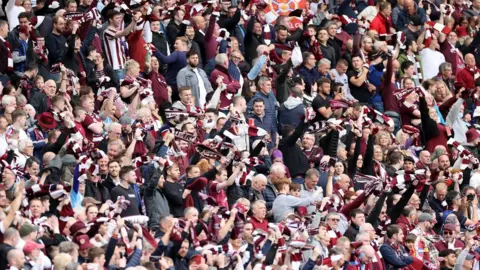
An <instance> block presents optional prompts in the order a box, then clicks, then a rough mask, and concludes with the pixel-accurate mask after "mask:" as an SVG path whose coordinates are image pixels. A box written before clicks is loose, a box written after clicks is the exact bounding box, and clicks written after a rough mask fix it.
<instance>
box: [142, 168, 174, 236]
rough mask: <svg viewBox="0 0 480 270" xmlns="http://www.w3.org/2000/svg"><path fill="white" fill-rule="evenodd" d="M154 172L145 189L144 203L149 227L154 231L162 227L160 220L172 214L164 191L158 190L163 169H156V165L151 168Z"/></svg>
mask: <svg viewBox="0 0 480 270" xmlns="http://www.w3.org/2000/svg"><path fill="white" fill-rule="evenodd" d="M149 167H150V168H149V169H150V170H153V173H152V174H151V177H150V179H149V181H148V182H147V183H146V185H144V186H145V189H144V201H145V207H146V209H147V215H148V227H149V228H151V229H152V230H153V231H155V230H157V229H158V228H159V226H160V218H161V217H163V216H166V215H169V214H170V207H168V201H167V198H166V197H165V195H164V194H163V192H162V190H160V189H159V188H158V181H159V179H160V176H161V175H162V169H160V168H155V167H154V165H153V164H152V165H150V166H149Z"/></svg>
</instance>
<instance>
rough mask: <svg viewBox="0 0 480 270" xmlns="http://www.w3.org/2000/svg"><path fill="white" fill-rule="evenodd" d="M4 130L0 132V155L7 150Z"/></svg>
mask: <svg viewBox="0 0 480 270" xmlns="http://www.w3.org/2000/svg"><path fill="white" fill-rule="evenodd" d="M5 134H6V132H4V133H3V134H0V156H3V154H5V153H6V152H7V150H8V143H7V139H6V138H5Z"/></svg>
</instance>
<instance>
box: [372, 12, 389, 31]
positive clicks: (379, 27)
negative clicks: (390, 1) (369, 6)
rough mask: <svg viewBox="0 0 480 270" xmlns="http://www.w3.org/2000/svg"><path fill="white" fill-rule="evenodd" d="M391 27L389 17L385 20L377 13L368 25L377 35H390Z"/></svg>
mask: <svg viewBox="0 0 480 270" xmlns="http://www.w3.org/2000/svg"><path fill="white" fill-rule="evenodd" d="M391 25H392V19H391V18H390V17H388V18H386V17H385V16H383V15H382V14H381V13H378V14H377V16H376V17H375V18H374V19H373V21H372V22H371V23H370V30H375V31H376V32H377V33H378V34H379V35H381V34H388V33H390V27H391Z"/></svg>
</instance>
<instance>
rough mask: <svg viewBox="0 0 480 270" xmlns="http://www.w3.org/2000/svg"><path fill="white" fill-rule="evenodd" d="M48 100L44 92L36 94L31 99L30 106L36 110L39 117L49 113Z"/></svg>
mask: <svg viewBox="0 0 480 270" xmlns="http://www.w3.org/2000/svg"><path fill="white" fill-rule="evenodd" d="M47 100H48V98H47V95H45V93H43V92H34V93H33V94H32V96H31V98H30V104H31V105H32V106H33V108H35V111H36V112H37V115H40V114H42V113H44V112H48V110H49V108H48V102H47Z"/></svg>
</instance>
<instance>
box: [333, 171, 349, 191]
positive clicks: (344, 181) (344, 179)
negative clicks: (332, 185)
mask: <svg viewBox="0 0 480 270" xmlns="http://www.w3.org/2000/svg"><path fill="white" fill-rule="evenodd" d="M336 183H337V184H338V186H339V187H340V188H341V189H342V190H343V192H345V191H347V190H348V188H349V187H350V177H349V176H348V175H346V174H340V175H339V176H338V180H337V182H336Z"/></svg>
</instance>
